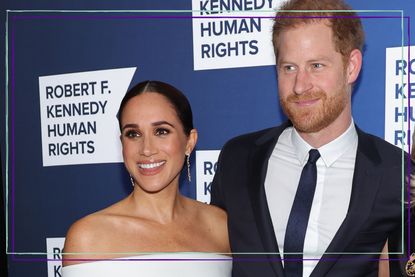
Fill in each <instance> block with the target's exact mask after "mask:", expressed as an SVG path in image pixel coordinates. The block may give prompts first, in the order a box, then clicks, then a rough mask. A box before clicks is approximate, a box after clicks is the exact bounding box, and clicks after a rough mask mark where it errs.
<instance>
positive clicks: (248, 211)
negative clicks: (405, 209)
mask: <svg viewBox="0 0 415 277" xmlns="http://www.w3.org/2000/svg"><path fill="white" fill-rule="evenodd" d="M288 126H290V123H289V122H286V123H285V124H283V125H281V126H279V127H275V128H271V129H266V130H262V131H259V132H255V133H250V134H246V135H242V136H239V137H236V138H234V139H232V140H230V141H229V142H227V143H226V144H225V146H224V147H223V149H222V151H221V154H220V156H219V161H218V167H217V171H216V174H215V177H214V180H213V183H212V188H211V193H212V200H211V204H213V205H217V206H219V207H221V208H223V209H225V210H226V211H227V213H228V228H229V239H230V243H231V249H232V252H233V253H234V254H233V257H234V263H233V276H238V277H242V276H263V277H267V276H284V272H283V266H282V263H281V260H280V255H279V249H278V243H277V241H276V238H275V234H274V229H273V225H272V221H271V217H270V213H269V210H268V206H267V201H266V196H265V189H264V180H265V176H266V171H267V165H268V159H269V157H270V155H271V153H272V151H273V149H274V146H275V144H276V143H277V140H278V137H279V136H280V134H281V133H282V131H283V130H284V129H285V128H287V127H288ZM357 133H358V147H357V155H356V163H355V171H354V176H353V184H352V193H351V199H350V204H349V209H348V212H347V215H346V218H345V219H344V221H343V223H342V224H341V226H340V228H339V230H338V231H337V233H336V235H335V236H334V238H333V240H332V241H331V243H330V245H329V246H328V249H327V251H326V253H325V254H324V255H323V256H322V259H321V260H320V261H319V262H318V264H317V266H316V267H315V269H314V271H313V272H312V274H311V276H313V277H317V276H333V277H342V276H345V277H346V276H347V277H353V276H377V274H378V261H377V259H378V258H379V255H380V252H382V248H383V246H384V245H385V242H386V239H387V237H388V235H389V234H390V233H391V232H393V231H396V229H397V228H400V227H401V226H402V195H403V194H406V193H403V190H404V189H403V188H404V186H403V184H402V160H403V159H402V158H403V152H402V150H401V149H399V148H397V147H395V146H393V145H391V144H389V143H388V142H386V141H384V140H382V139H380V138H377V137H375V136H372V135H369V134H366V133H364V132H362V131H361V130H359V129H358V128H357ZM281 174H284V172H281Z"/></svg>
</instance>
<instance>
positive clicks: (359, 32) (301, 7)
mask: <svg viewBox="0 0 415 277" xmlns="http://www.w3.org/2000/svg"><path fill="white" fill-rule="evenodd" d="M280 10H281V11H278V12H277V14H276V17H275V20H274V27H273V30H272V43H273V44H274V52H275V57H276V60H277V62H278V40H279V38H280V34H281V32H282V31H284V30H287V29H290V28H294V27H297V26H298V25H300V24H310V23H315V22H319V21H321V20H327V21H328V22H329V26H330V27H331V29H332V31H333V40H334V45H335V49H336V51H338V52H339V53H340V54H341V55H342V56H343V61H348V58H349V55H350V53H351V52H352V51H353V50H354V49H359V50H360V51H362V48H363V44H364V40H365V38H364V37H365V35H364V31H363V27H362V23H361V21H360V18H359V17H357V15H356V13H355V12H353V11H352V9H351V7H350V6H349V5H347V4H346V3H344V2H343V1H342V0H289V1H287V2H285V3H284V4H283V5H282V6H281V8H280ZM282 10H286V11H287V12H284V11H282ZM333 10H345V12H333ZM296 11H299V12H296ZM300 11H310V12H300Z"/></svg>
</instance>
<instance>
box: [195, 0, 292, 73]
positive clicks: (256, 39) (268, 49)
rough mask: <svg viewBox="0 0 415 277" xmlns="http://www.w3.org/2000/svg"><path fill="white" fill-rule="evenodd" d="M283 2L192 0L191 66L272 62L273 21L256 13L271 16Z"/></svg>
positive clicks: (198, 67)
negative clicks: (192, 63)
mask: <svg viewBox="0 0 415 277" xmlns="http://www.w3.org/2000/svg"><path fill="white" fill-rule="evenodd" d="M282 2H284V0H242V1H218V0H192V9H193V19H192V24H193V61H194V70H206V69H219V68H234V67H248V66H263V65H274V64H275V57H274V50H273V47H272V25H273V21H272V18H258V16H260V17H264V16H266V17H273V16H274V15H275V10H273V9H276V8H277V7H279V6H280V5H281V3H282ZM255 16H256V17H255ZM201 17H202V18H201ZM212 17H215V18H212ZM221 17H222V18H221ZM229 17H239V18H229Z"/></svg>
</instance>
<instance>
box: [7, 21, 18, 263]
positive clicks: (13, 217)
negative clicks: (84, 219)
mask: <svg viewBox="0 0 415 277" xmlns="http://www.w3.org/2000/svg"><path fill="white" fill-rule="evenodd" d="M12 23H14V20H13V19H12ZM14 26H15V25H14V24H12V26H11V33H12V38H11V39H12V45H11V46H12V49H11V62H12V64H11V69H12V74H11V83H12V84H11V89H12V95H11V96H12V97H11V98H12V109H11V112H12V114H11V124H12V126H11V140H12V141H11V146H12V151H11V152H12V153H11V158H12V160H11V162H12V164H11V168H12V176H11V177H12V199H11V204H12V222H11V223H12V234H11V237H12V252H13V253H14V252H15V210H14V206H15V181H16V180H15V177H16V176H15V151H14V149H15V143H14V142H15V139H14V134H15V133H14V132H15V121H14V120H15V109H14V107H15V93H14V91H15V74H14V72H15V59H14V56H15V27H14ZM6 93H7V92H6ZM13 259H14V255H12V260H13Z"/></svg>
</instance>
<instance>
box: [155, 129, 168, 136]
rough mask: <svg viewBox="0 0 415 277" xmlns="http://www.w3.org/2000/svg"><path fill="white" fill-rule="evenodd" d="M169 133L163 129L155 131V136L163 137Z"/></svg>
mask: <svg viewBox="0 0 415 277" xmlns="http://www.w3.org/2000/svg"><path fill="white" fill-rule="evenodd" d="M169 133H170V131H169V130H167V129H164V128H159V129H156V136H165V135H167V134H169Z"/></svg>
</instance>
